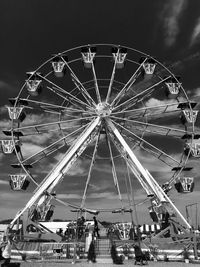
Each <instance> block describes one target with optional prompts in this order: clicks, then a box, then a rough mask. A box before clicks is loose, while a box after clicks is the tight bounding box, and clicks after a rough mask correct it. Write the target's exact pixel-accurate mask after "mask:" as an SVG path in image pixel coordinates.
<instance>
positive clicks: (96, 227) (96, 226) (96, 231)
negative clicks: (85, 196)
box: [93, 216, 100, 238]
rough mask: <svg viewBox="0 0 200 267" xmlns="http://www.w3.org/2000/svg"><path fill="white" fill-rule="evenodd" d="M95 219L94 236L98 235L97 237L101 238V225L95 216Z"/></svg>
mask: <svg viewBox="0 0 200 267" xmlns="http://www.w3.org/2000/svg"><path fill="white" fill-rule="evenodd" d="M93 221H94V231H93V235H94V236H96V235H97V237H98V238H100V235H99V227H98V221H97V219H96V217H95V216H94V217H93Z"/></svg>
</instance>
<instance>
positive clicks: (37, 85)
mask: <svg viewBox="0 0 200 267" xmlns="http://www.w3.org/2000/svg"><path fill="white" fill-rule="evenodd" d="M26 74H27V77H28V79H27V80H26V88H27V91H28V93H29V94H30V95H32V96H38V95H39V94H40V93H41V91H42V86H41V83H42V79H41V77H40V75H41V74H40V73H33V72H27V73H26Z"/></svg>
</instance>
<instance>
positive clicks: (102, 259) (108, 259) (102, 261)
mask: <svg viewBox="0 0 200 267" xmlns="http://www.w3.org/2000/svg"><path fill="white" fill-rule="evenodd" d="M96 262H97V263H110V264H112V263H113V260H112V259H111V258H97V259H96Z"/></svg>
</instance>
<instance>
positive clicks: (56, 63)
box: [51, 56, 67, 78]
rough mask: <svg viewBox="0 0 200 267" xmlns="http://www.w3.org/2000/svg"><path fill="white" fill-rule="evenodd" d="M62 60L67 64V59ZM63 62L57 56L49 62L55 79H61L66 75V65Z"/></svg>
mask: <svg viewBox="0 0 200 267" xmlns="http://www.w3.org/2000/svg"><path fill="white" fill-rule="evenodd" d="M64 60H65V61H66V62H67V58H66V57H65V58H64ZM65 61H63V59H62V58H61V57H59V56H57V57H55V58H54V59H53V60H52V61H51V65H52V69H53V72H54V75H55V76H56V77H57V78H62V77H63V76H64V75H65V73H66V63H65Z"/></svg>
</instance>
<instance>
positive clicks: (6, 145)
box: [1, 140, 16, 154]
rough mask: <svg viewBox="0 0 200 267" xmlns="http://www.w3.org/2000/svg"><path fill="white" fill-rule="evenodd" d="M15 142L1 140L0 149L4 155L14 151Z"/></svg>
mask: <svg viewBox="0 0 200 267" xmlns="http://www.w3.org/2000/svg"><path fill="white" fill-rule="evenodd" d="M15 146H16V144H15V142H14V141H13V140H1V147H2V151H3V153H4V154H11V153H13V152H14V149H15Z"/></svg>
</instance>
